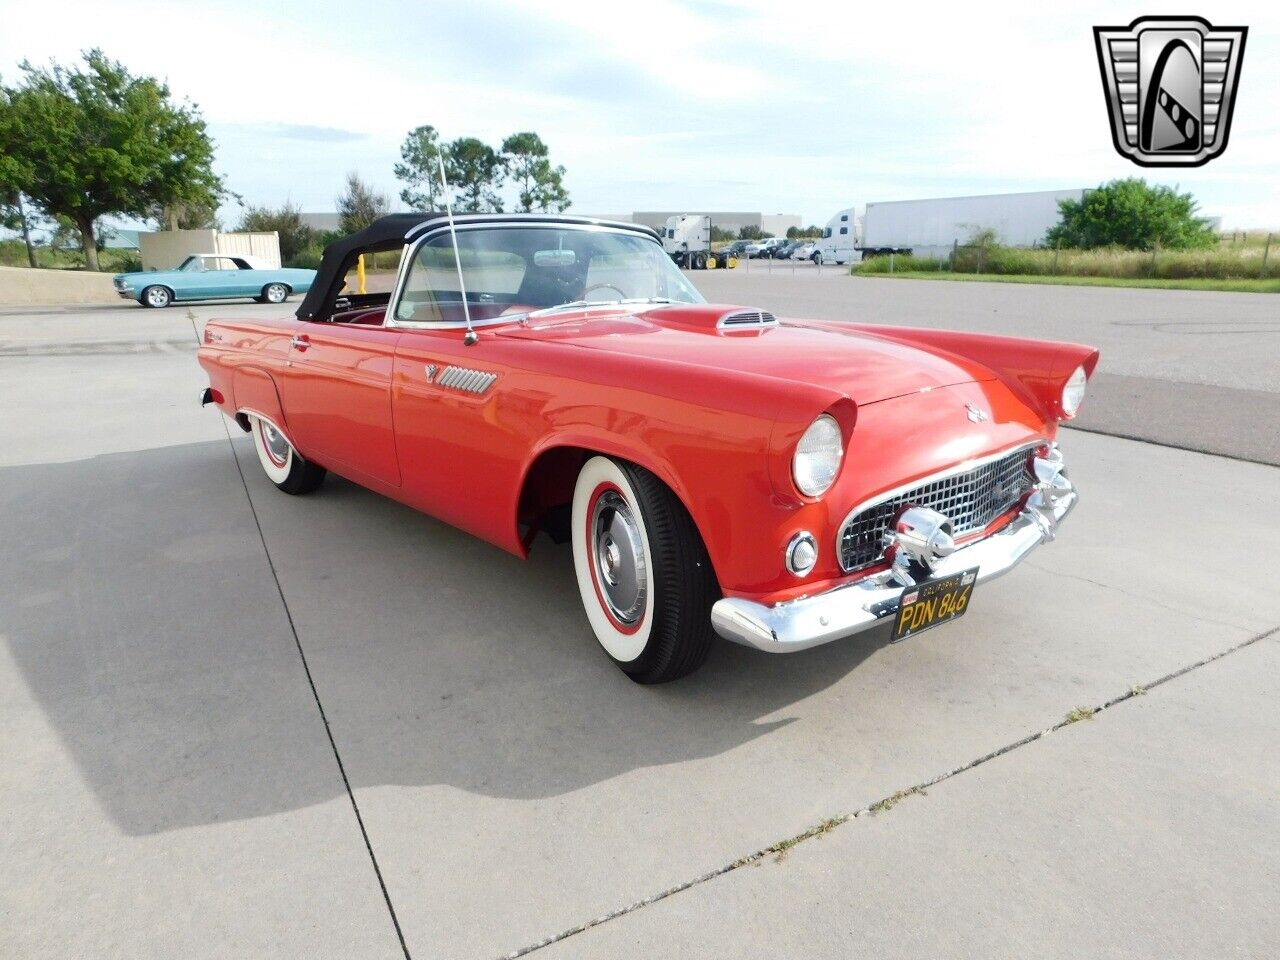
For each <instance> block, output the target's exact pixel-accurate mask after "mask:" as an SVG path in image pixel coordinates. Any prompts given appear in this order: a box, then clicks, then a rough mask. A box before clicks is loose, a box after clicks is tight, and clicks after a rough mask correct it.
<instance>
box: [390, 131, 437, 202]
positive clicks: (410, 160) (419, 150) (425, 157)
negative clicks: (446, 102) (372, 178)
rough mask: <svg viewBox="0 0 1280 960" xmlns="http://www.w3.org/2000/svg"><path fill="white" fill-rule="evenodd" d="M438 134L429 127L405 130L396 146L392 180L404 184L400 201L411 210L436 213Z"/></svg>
mask: <svg viewBox="0 0 1280 960" xmlns="http://www.w3.org/2000/svg"><path fill="white" fill-rule="evenodd" d="M439 155H440V134H439V133H437V132H436V128H435V127H433V126H431V125H430V124H424V125H423V126H421V127H416V128H415V129H413V130H410V131H409V134H408V136H406V137H405V138H404V143H402V144H401V145H400V162H399V163H397V164H396V165H395V175H396V179H397V180H400V181H402V182H403V183H404V184H405V188H404V189H403V190H401V191H400V199H401V200H403V201H404V202H405V203H406V204H408V205H409V206H410V207H412V208H413V209H415V210H439V209H440V207H441V206H443V203H442V200H441V196H440V169H439V167H438V166H437V163H436V158H437V157H438V156H439Z"/></svg>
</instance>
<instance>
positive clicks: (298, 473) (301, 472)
mask: <svg viewBox="0 0 1280 960" xmlns="http://www.w3.org/2000/svg"><path fill="white" fill-rule="evenodd" d="M249 427H250V431H251V432H252V433H253V446H254V449H256V450H257V451H258V461H259V462H260V463H261V464H262V471H263V473H265V474H266V475H267V479H268V480H270V481H271V482H272V483H274V484H275V485H276V486H277V487H279V488H280V489H281V490H283V491H284V492H285V493H292V494H299V493H310V492H311V491H312V490H314V489H315V488H316V487H318V486H320V484H321V483H322V482H323V481H324V475H325V469H324V467H321V466H319V465H317V464H314V463H311V462H309V461H307V460H304V459H303V458H302V456H301V454H299V453H298V451H296V450H294V449H293V447H292V446H291V445H290V444H289V441H288V440H287V439H285V435H284V434H283V433H281V432H280V431H279V430H277V429H276V427H275V424H273V423H271V422H269V421H267V420H264V419H262V418H261V417H254V416H250V417H249Z"/></svg>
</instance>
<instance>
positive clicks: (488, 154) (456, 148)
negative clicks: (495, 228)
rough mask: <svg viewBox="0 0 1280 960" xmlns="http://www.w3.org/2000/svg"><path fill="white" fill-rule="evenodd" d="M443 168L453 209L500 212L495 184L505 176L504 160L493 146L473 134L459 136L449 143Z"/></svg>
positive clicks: (500, 207)
mask: <svg viewBox="0 0 1280 960" xmlns="http://www.w3.org/2000/svg"><path fill="white" fill-rule="evenodd" d="M444 168H445V173H446V175H447V176H448V178H449V186H450V187H451V188H452V189H453V193H454V200H453V203H454V207H455V208H456V209H458V210H461V211H462V212H463V213H488V212H493V213H501V212H502V196H501V194H499V193H498V188H499V187H501V186H502V183H503V180H505V179H506V164H505V162H504V161H503V159H502V157H500V156H499V155H498V153H497V151H495V150H494V149H493V148H492V147H490V146H489V145H488V144H486V143H485V142H484V141H482V140H477V139H476V138H475V137H459V138H458V139H457V140H454V141H453V142H452V143H450V144H449V146H448V152H447V153H446V154H445V158H444Z"/></svg>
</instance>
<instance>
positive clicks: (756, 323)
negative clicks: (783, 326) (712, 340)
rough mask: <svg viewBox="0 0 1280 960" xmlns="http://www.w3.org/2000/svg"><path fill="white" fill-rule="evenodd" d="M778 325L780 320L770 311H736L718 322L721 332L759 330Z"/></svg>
mask: <svg viewBox="0 0 1280 960" xmlns="http://www.w3.org/2000/svg"><path fill="white" fill-rule="evenodd" d="M777 325H778V318H777V317H775V316H774V315H773V314H772V313H770V312H769V311H768V310H734V311H733V312H732V313H726V314H725V315H724V316H723V317H721V318H720V319H719V320H717V321H716V326H717V327H719V328H720V329H721V330H758V329H760V328H761V327H776V326H777Z"/></svg>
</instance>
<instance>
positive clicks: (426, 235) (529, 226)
mask: <svg viewBox="0 0 1280 960" xmlns="http://www.w3.org/2000/svg"><path fill="white" fill-rule="evenodd" d="M387 250H402V251H403V253H402V259H401V268H400V273H399V276H398V278H397V280H396V283H395V287H394V289H393V290H392V292H391V293H390V294H386V293H383V294H367V295H354V294H346V293H344V292H343V290H344V278H345V276H346V274H347V271H348V270H350V269H352V266H353V264H354V263H355V260H356V258H357V257H358V256H359V255H360V254H362V253H371V252H377V251H387ZM199 359H200V363H201V364H202V366H203V367H204V369H205V370H206V371H207V373H208V376H209V383H210V385H209V387H208V388H207V389H206V390H205V391H204V392H203V396H202V400H203V402H205V403H209V402H212V403H215V404H217V406H218V407H219V408H220V409H221V410H222V411H223V412H224V413H226V414H227V415H228V416H231V417H233V418H235V420H236V421H237V422H238V423H239V425H240V426H241V428H243V429H244V430H245V431H246V432H249V433H251V434H252V437H253V442H254V444H255V446H256V449H257V455H258V459H259V460H260V461H261V464H262V468H263V471H264V472H265V473H266V475H267V477H268V478H269V479H270V480H271V481H272V482H273V483H274V484H275V485H276V486H277V487H279V488H280V489H281V490H283V491H285V492H286V493H291V494H302V493H309V492H311V491H313V490H315V489H316V488H317V487H318V486H319V485H320V483H321V481H322V480H323V478H324V476H325V472H326V471H333V472H334V473H337V474H340V475H341V476H343V477H346V478H348V479H350V480H352V481H354V482H356V483H358V484H362V485H364V486H366V487H368V488H370V489H372V490H375V491H377V492H379V493H382V494H385V495H386V496H389V497H392V498H394V499H396V500H399V501H401V502H403V503H406V504H409V505H410V506H412V507H415V508H417V509H419V510H423V511H425V512H427V513H430V514H432V515H434V516H436V517H439V518H441V519H443V520H445V521H447V522H449V523H451V524H454V525H456V526H458V527H460V528H462V529H463V530H466V531H469V532H471V533H472V534H474V535H476V536H477V537H481V538H483V539H485V540H487V541H489V542H491V543H493V544H496V545H497V546H499V547H501V548H503V549H504V550H508V551H510V552H512V553H514V554H517V555H519V556H525V555H527V554H528V552H529V550H530V548H531V546H532V545H533V543H534V540H535V538H536V537H537V535H538V534H539V533H540V532H541V533H546V534H547V535H549V536H550V537H551V538H552V539H553V540H555V541H558V542H565V541H568V542H569V543H571V544H572V551H573V561H574V568H575V570H576V578H577V583H578V589H579V591H580V592H581V594H582V603H583V606H584V608H585V610H586V622H587V625H588V626H589V628H590V631H591V632H592V633H593V634H594V636H595V638H596V639H597V640H598V641H599V643H600V645H601V646H602V647H603V648H604V650H605V652H606V653H607V654H608V655H609V656H610V657H611V658H612V659H613V660H614V662H616V663H617V665H618V666H619V667H621V668H622V670H623V671H625V672H626V674H627V675H628V676H630V677H631V678H632V679H634V680H636V681H638V682H641V683H658V682H661V681H665V680H672V679H674V678H676V677H679V676H681V675H683V674H686V673H688V672H690V671H691V670H694V669H695V668H696V667H698V665H699V664H701V663H702V661H703V660H704V658H705V657H706V655H707V652H708V649H709V648H710V646H711V644H712V641H713V639H714V636H715V635H716V634H719V635H720V636H723V637H725V638H727V639H729V640H733V641H737V642H738V643H743V644H747V645H749V646H752V647H756V648H759V649H761V650H768V651H789V650H801V649H804V648H806V647H812V646H814V645H815V644H821V643H826V642H828V641H833V640H838V639H840V638H843V637H848V636H850V635H852V634H855V633H858V632H859V631H863V630H868V629H872V628H880V629H882V630H883V632H884V634H885V639H886V640H901V639H904V638H906V637H909V636H912V635H914V634H916V633H919V632H920V631H921V630H925V629H928V628H930V627H932V626H936V625H939V624H942V623H946V622H948V621H950V620H954V619H955V618H957V617H959V616H962V615H964V614H965V613H966V612H968V610H969V608H970V601H971V599H972V597H973V595H974V591H975V590H977V591H979V592H981V587H982V585H983V584H984V583H985V582H986V581H988V580H990V579H991V578H993V577H997V576H1000V575H1001V574H1003V573H1006V572H1008V571H1009V570H1010V569H1012V568H1013V567H1014V566H1016V565H1017V564H1018V563H1019V561H1021V560H1022V559H1023V558H1024V557H1025V556H1026V555H1027V554H1028V553H1029V552H1030V551H1032V550H1033V549H1035V548H1036V547H1037V546H1038V545H1040V544H1041V543H1043V542H1045V541H1048V540H1052V539H1053V538H1054V535H1055V533H1056V532H1057V529H1058V526H1059V524H1061V523H1062V521H1063V519H1064V518H1065V517H1066V516H1067V514H1068V513H1069V512H1070V511H1071V509H1072V507H1073V506H1074V505H1075V503H1076V491H1075V488H1074V487H1073V485H1072V483H1071V481H1070V480H1069V479H1068V478H1067V473H1066V470H1065V469H1064V465H1063V458H1062V455H1061V453H1060V452H1059V450H1058V446H1057V444H1056V443H1055V437H1056V434H1057V430H1058V426H1059V423H1060V422H1061V421H1063V420H1067V419H1069V418H1071V417H1073V416H1075V414H1076V412H1077V411H1078V410H1079V409H1080V404H1081V402H1082V400H1083V398H1084V393H1085V386H1086V381H1087V380H1088V378H1089V376H1090V375H1091V374H1092V372H1093V369H1094V366H1095V365H1096V364H1097V361H1098V351H1097V350H1094V349H1093V348H1091V347H1087V346H1079V345H1075V344H1069V343H1046V342H1040V341H1035V340H1023V339H1015V338H1008V337H996V336H986V335H979V334H971V333H955V332H949V331H942V330H933V329H906V328H899V327H888V326H878V325H866V324H859V323H853V322H849V323H833V322H817V321H810V320H792V319H787V318H779V317H776V316H774V315H773V314H772V313H770V312H768V311H766V310H762V309H757V308H755V307H744V306H726V305H713V304H709V303H706V302H704V300H703V298H702V296H700V295H699V293H698V291H697V290H696V289H695V288H694V287H693V286H692V285H691V284H690V283H689V281H688V280H687V279H686V278H685V276H684V275H683V274H682V273H681V272H680V271H679V270H678V269H677V268H676V267H675V266H674V265H673V264H672V262H671V260H670V259H669V258H668V257H667V256H666V255H664V253H663V251H662V246H661V244H660V242H659V240H658V237H657V235H656V234H655V233H654V232H653V231H651V230H649V229H648V228H646V227H642V226H639V225H636V224H632V223H609V222H605V221H599V220H590V219H585V218H577V217H566V216H539V215H524V216H511V215H501V214H493V215H471V216H461V217H458V218H456V230H451V229H450V225H449V223H448V221H447V220H446V218H445V217H444V215H443V214H394V215H392V216H389V217H384V218H383V219H381V220H379V221H377V222H375V223H374V224H373V225H372V226H370V227H369V228H367V229H366V230H364V231H362V232H360V233H358V234H355V235H353V236H350V237H347V238H346V239H343V240H340V241H338V242H337V243H334V244H332V245H331V246H330V247H329V248H328V249H327V250H326V251H325V254H324V259H323V262H322V264H321V268H320V271H319V275H318V277H317V278H316V282H315V284H314V285H313V286H312V287H311V290H310V292H309V293H308V294H307V296H306V298H305V299H304V301H303V302H302V304H301V307H300V309H299V310H298V312H297V315H296V317H290V318H263V319H255V320H215V321H211V322H210V323H209V324H208V326H207V327H206V328H205V331H204V339H203V344H202V346H201V347H200V351H199ZM1031 600H1032V598H1028V602H1031ZM512 613H513V615H515V614H518V611H512Z"/></svg>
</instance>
